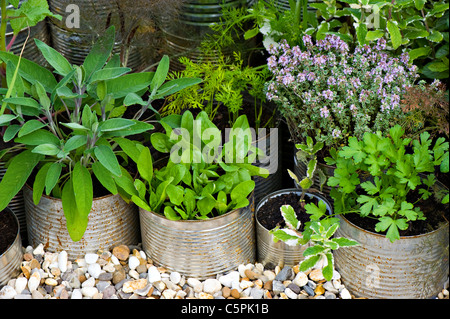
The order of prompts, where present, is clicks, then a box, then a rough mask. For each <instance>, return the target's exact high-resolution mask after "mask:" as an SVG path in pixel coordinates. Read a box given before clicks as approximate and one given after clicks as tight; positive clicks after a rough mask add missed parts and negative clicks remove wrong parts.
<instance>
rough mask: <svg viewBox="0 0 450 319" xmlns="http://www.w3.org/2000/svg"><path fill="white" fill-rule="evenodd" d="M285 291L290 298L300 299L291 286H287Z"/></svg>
mask: <svg viewBox="0 0 450 319" xmlns="http://www.w3.org/2000/svg"><path fill="white" fill-rule="evenodd" d="M284 293H285V294H286V296H288V297H289V298H290V299H298V295H297V294H296V293H295V292H293V291H292V290H291V289H290V288H286V289H285V290H284Z"/></svg>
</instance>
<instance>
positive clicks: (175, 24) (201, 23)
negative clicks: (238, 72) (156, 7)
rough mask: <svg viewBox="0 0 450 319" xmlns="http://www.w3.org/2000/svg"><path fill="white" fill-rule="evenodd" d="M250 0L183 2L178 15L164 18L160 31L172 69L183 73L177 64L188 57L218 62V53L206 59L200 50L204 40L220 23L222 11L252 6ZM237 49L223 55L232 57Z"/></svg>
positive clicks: (195, 60) (229, 49)
mask: <svg viewBox="0 0 450 319" xmlns="http://www.w3.org/2000/svg"><path fill="white" fill-rule="evenodd" d="M251 2H252V1H250V0H189V1H184V2H183V3H182V5H181V8H180V10H179V12H180V13H179V14H178V15H176V16H170V17H169V16H167V17H161V30H162V31H163V37H164V40H165V50H166V54H168V55H169V56H170V57H171V63H170V66H171V70H174V71H181V70H182V69H183V68H184V66H183V65H182V64H181V63H180V62H179V61H178V58H179V57H182V56H186V57H188V58H189V59H191V60H192V61H193V62H195V63H200V62H211V63H214V62H215V61H217V56H218V53H219V52H217V51H213V52H211V54H210V55H208V56H206V55H205V54H204V53H203V52H202V51H201V50H200V49H199V47H200V44H201V41H202V40H203V39H204V37H205V36H206V35H207V34H208V33H210V32H211V29H210V25H212V24H214V23H220V19H221V17H222V15H223V14H222V12H221V11H222V8H239V7H242V6H248V5H250V4H251ZM233 50H237V48H227V49H225V50H224V52H222V53H223V54H225V55H229V54H231V53H232V51H233Z"/></svg>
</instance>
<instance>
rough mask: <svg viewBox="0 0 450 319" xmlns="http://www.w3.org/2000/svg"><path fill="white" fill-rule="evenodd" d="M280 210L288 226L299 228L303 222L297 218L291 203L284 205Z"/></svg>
mask: <svg viewBox="0 0 450 319" xmlns="http://www.w3.org/2000/svg"><path fill="white" fill-rule="evenodd" d="M280 211H281V216H283V218H284V221H285V222H286V226H288V227H289V228H292V229H299V227H300V225H301V222H300V221H299V220H298V219H297V215H296V214H295V211H294V208H292V206H291V205H282V206H281V207H280Z"/></svg>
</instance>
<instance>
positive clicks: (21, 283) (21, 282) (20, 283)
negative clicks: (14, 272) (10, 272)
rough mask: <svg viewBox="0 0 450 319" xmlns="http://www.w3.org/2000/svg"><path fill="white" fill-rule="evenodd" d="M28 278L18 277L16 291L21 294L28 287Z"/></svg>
mask: <svg viewBox="0 0 450 319" xmlns="http://www.w3.org/2000/svg"><path fill="white" fill-rule="evenodd" d="M27 283H28V280H27V278H25V277H19V278H17V279H16V286H15V288H16V292H17V293H18V294H20V293H21V292H22V291H23V290H24V289H25V288H26V287H27Z"/></svg>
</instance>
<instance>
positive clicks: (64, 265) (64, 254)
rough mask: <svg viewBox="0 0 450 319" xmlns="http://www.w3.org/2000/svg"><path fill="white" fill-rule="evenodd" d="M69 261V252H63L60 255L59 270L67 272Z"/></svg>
mask: <svg viewBox="0 0 450 319" xmlns="http://www.w3.org/2000/svg"><path fill="white" fill-rule="evenodd" d="M67 261H68V257H67V252H66V251H65V250H63V251H62V252H60V253H59V254H58V268H59V270H61V272H66V271H67Z"/></svg>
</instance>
